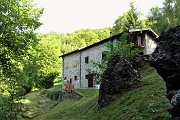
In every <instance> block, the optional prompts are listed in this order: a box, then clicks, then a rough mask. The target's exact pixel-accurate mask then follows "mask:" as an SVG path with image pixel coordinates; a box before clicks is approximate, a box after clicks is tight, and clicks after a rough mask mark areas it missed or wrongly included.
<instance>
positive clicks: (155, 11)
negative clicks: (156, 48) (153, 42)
mask: <svg viewBox="0 0 180 120" xmlns="http://www.w3.org/2000/svg"><path fill="white" fill-rule="evenodd" d="M179 6H180V1H179V0H165V1H164V2H163V7H162V8H159V7H154V8H151V11H150V14H149V15H148V23H150V24H149V25H148V26H150V27H151V28H153V29H154V30H155V32H157V33H158V34H160V33H161V32H162V31H163V30H165V29H167V28H169V27H172V26H174V25H179V24H180V20H179V17H180V14H179V13H180V12H179V11H180V7H179Z"/></svg>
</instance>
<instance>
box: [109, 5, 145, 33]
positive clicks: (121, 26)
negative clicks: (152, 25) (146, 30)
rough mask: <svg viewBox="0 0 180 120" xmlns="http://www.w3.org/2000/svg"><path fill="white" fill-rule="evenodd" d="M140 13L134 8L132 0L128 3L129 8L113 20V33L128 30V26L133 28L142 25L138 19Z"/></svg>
mask: <svg viewBox="0 0 180 120" xmlns="http://www.w3.org/2000/svg"><path fill="white" fill-rule="evenodd" d="M140 16H141V13H140V12H139V11H138V10H137V8H135V6H134V2H131V3H130V10H129V11H128V12H126V13H123V15H121V16H119V17H118V19H117V20H115V22H114V26H113V31H112V32H113V34H117V33H121V32H123V31H125V30H128V28H129V27H130V26H133V28H141V27H144V24H143V22H142V21H141V20H139V18H140Z"/></svg>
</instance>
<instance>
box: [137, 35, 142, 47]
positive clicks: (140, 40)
mask: <svg viewBox="0 0 180 120" xmlns="http://www.w3.org/2000/svg"><path fill="white" fill-rule="evenodd" d="M137 45H138V46H142V45H143V41H142V39H141V37H139V36H138V37H137Z"/></svg>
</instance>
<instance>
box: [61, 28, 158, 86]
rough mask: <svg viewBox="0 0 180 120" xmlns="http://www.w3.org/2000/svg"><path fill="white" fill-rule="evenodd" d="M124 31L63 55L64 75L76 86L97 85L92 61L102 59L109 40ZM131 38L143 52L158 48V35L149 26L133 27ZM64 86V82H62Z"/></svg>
mask: <svg viewBox="0 0 180 120" xmlns="http://www.w3.org/2000/svg"><path fill="white" fill-rule="evenodd" d="M121 35H122V33H120V34H117V35H114V36H111V37H109V38H106V39H104V40H102V41H100V42H97V43H94V44H92V45H90V46H87V47H85V48H82V49H78V50H75V51H72V52H69V53H67V54H64V55H62V56H61V57H62V77H63V81H62V83H63V82H64V79H66V80H68V81H70V82H71V84H73V86H74V89H76V88H88V87H95V86H96V81H95V79H94V77H93V75H92V74H90V71H91V72H96V71H97V70H96V68H95V67H93V65H92V63H91V61H96V62H97V61H101V60H102V57H103V52H104V51H107V48H106V46H105V45H106V44H107V42H114V41H117V40H119V39H120V36H121ZM129 36H130V37H129V38H130V39H129V40H130V41H131V42H133V43H134V44H135V45H136V46H137V47H139V49H141V50H142V54H144V55H147V54H151V53H152V52H153V51H154V49H155V48H156V45H157V43H156V40H155V38H157V37H158V35H157V34H156V33H155V32H154V31H153V30H152V29H149V28H145V29H132V30H130V31H129ZM62 87H64V86H63V84H62Z"/></svg>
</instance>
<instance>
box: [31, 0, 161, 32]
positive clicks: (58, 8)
mask: <svg viewBox="0 0 180 120" xmlns="http://www.w3.org/2000/svg"><path fill="white" fill-rule="evenodd" d="M131 1H132V0H35V1H34V2H35V4H36V6H37V7H41V8H44V13H43V15H42V17H41V18H40V22H42V23H43V25H42V26H41V27H40V28H39V29H37V30H36V32H40V33H49V32H56V33H70V32H73V31H76V30H80V29H99V28H105V27H109V26H113V23H114V21H115V20H116V19H117V18H118V16H120V15H122V13H124V12H127V11H128V10H129V3H130V2H131ZM133 1H134V2H135V7H136V8H137V9H138V11H140V12H142V13H143V14H144V16H146V15H147V14H148V11H149V9H150V8H152V7H154V6H161V5H162V2H163V1H164V0H133Z"/></svg>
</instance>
